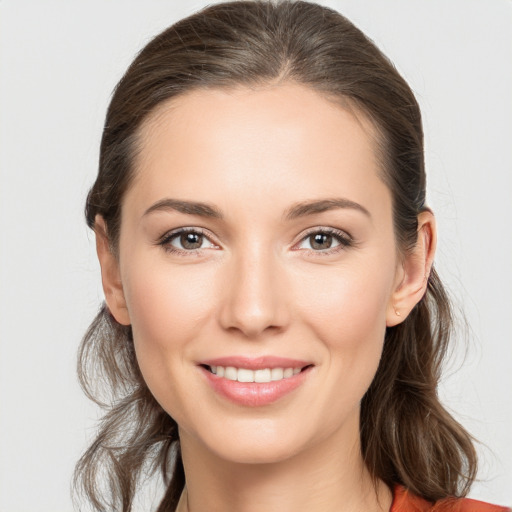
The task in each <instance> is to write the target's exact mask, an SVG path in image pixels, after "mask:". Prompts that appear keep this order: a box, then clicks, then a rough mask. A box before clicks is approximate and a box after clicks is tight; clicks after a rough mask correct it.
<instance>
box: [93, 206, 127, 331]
mask: <svg viewBox="0 0 512 512" xmlns="http://www.w3.org/2000/svg"><path fill="white" fill-rule="evenodd" d="M94 233H95V235H96V252H97V254H98V260H99V262H100V267H101V282H102V285H103V292H104V294H105V301H106V302H107V306H108V308H109V310H110V312H111V313H112V315H113V316H114V318H115V319H116V321H117V322H119V323H120V324H122V325H130V317H129V314H128V308H127V306H126V300H125V297H124V290H123V285H122V282H121V275H120V271H119V262H118V260H117V258H116V256H115V255H114V254H113V253H112V250H111V247H110V244H109V240H108V236H107V231H106V226H105V221H104V220H103V217H101V215H96V219H95V223H94Z"/></svg>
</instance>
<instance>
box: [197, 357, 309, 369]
mask: <svg viewBox="0 0 512 512" xmlns="http://www.w3.org/2000/svg"><path fill="white" fill-rule="evenodd" d="M199 364H200V365H206V366H224V367H226V366H234V367H235V368H247V369H248V370H262V369H264V368H270V369H272V368H304V367H305V366H310V365H312V363H311V361H304V360H299V359H291V358H288V357H278V356H260V357H246V356H228V357H217V358H214V359H207V360H204V361H200V363H199Z"/></svg>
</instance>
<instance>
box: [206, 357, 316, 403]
mask: <svg viewBox="0 0 512 512" xmlns="http://www.w3.org/2000/svg"><path fill="white" fill-rule="evenodd" d="M314 367H315V365H314V364H312V363H311V362H309V361H299V360H297V359H288V358H282V357H273V356H263V357H258V358H246V357H226V358H218V359H212V360H210V361H202V362H201V363H200V364H199V368H201V371H202V373H203V375H204V376H205V377H206V382H207V383H208V384H209V386H210V387H211V389H212V390H213V391H214V392H216V394H218V395H220V396H222V397H223V398H225V399H228V400H229V401H231V402H233V403H236V404H237V405H240V406H244V407H260V406H266V405H270V404H272V403H274V402H277V401H278V400H280V399H282V398H284V397H285V396H286V395H292V392H294V391H295V390H296V389H298V388H301V387H302V386H305V385H306V384H305V383H306V382H307V381H309V380H311V378H312V376H313V375H314V372H313V370H314Z"/></svg>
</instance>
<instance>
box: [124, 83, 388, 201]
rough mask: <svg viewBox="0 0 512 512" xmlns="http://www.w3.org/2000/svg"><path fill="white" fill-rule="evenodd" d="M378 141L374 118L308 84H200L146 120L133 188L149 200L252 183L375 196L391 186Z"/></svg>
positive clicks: (256, 189) (234, 192)
mask: <svg viewBox="0 0 512 512" xmlns="http://www.w3.org/2000/svg"><path fill="white" fill-rule="evenodd" d="M377 148H378V136H377V131H376V130H375V128H374V126H373V125H372V123H371V122H370V121H369V120H368V119H367V118H366V116H364V115H363V114H362V113H361V112H360V111H358V110H356V109H355V108H353V107H352V106H351V105H350V104H349V103H348V102H346V103H341V102H335V101H332V100H328V99H326V98H325V97H324V96H321V95H320V94H319V93H318V92H316V91H314V90H312V89H310V88H308V87H305V86H303V85H299V84H280V85H273V86H266V87H259V88H256V89H250V88H247V87H237V88H232V89H200V90H193V91H191V92H188V93H186V94H183V95H181V96H179V97H177V98H174V99H172V100H169V101H168V102H166V103H164V104H162V105H161V106H160V107H158V108H157V109H156V110H155V111H154V112H153V113H152V114H151V115H150V116H149V118H148V119H147V120H146V121H145V122H144V124H143V125H142V127H141V129H140V151H139V154H138V157H137V160H136V162H135V169H136V175H135V180H134V182H133V184H132V187H131V189H130V190H129V191H128V194H127V195H130V194H132V195H133V194H134V192H137V194H138V196H139V199H141V201H142V202H145V203H147V202H150V201H156V200H158V199H160V198H161V197H160V196H162V194H163V191H164V190H168V191H170V192H169V193H171V192H172V195H173V197H176V196H180V195H181V196H190V194H193V195H194V197H182V198H183V199H196V200H202V199H204V200H207V201H211V200H212V197H213V199H215V195H216V194H217V195H219V196H220V197H219V200H220V201H221V202H222V201H224V202H225V201H226V200H227V198H228V197H232V198H233V197H237V196H240V195H243V194H244V193H245V192H246V191H247V190H250V191H251V197H252V199H253V200H254V199H257V198H260V199H261V198H263V197H266V196H268V195H273V194H274V195H276V196H278V197H279V199H283V200H286V199H288V198H289V200H290V201H292V200H295V201H297V200H306V199H311V198H313V197H314V196H316V195H319V196H329V195H331V196H332V195H333V194H342V195H345V196H346V195H352V197H351V199H353V200H357V201H362V200H365V201H372V199H375V197H373V198H372V196H375V194H382V193H386V190H387V189H386V187H384V188H383V183H382V181H381V180H380V178H379V174H380V163H379V158H378V151H377ZM372 183H374V184H375V186H374V187H371V186H370V185H371V184H372ZM140 196H144V197H140ZM303 196H304V197H303ZM306 196H311V197H306ZM358 196H359V197H358ZM245 199H247V198H245Z"/></svg>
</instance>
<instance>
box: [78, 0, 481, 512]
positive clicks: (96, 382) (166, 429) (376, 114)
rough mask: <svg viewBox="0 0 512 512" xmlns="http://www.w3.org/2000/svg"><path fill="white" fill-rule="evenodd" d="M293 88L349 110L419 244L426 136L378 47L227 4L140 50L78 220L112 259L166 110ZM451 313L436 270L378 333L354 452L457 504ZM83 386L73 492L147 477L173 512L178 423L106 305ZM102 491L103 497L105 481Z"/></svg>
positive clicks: (276, 9)
mask: <svg viewBox="0 0 512 512" xmlns="http://www.w3.org/2000/svg"><path fill="white" fill-rule="evenodd" d="M279 83H297V84H302V85H304V86H307V87H309V88H310V89H312V90H315V91H317V92H318V93H319V94H320V95H322V96H323V97H325V98H329V99H335V100H336V101H338V103H339V104H340V105H342V106H344V107H345V108H347V106H349V107H352V108H354V109H355V110H356V111H357V112H360V113H362V114H363V115H365V116H366V117H367V118H368V119H369V120H371V122H372V124H373V126H374V127H375V128H376V132H377V133H378V134H379V135H378V153H379V157H380V159H381V162H382V179H383V180H384V182H385V183H386V184H387V186H388V187H389V189H390V191H391V194H392V201H393V222H394V231H395V237H396V241H397V247H398V248H399V250H400V251H401V252H402V254H403V253H405V252H407V251H409V250H411V248H412V247H414V245H415V243H416V241H417V229H418V220H417V219H418V214H419V213H420V212H422V211H425V209H426V206H425V194H426V179H425V169H424V151H423V130H422V123H421V114H420V109H419V106H418V103H417V101H416V99H415V97H414V95H413V93H412V91H411V89H410V88H409V86H408V85H407V83H406V82H405V81H404V79H403V78H402V77H401V76H400V75H399V73H398V72H397V71H396V69H395V67H394V66H393V64H392V63H391V62H390V61H389V60H388V59H387V58H386V57H385V56H384V55H383V54H382V53H381V52H380V50H379V49H378V48H377V47H376V46H375V44H374V43H373V42H372V41H371V40H370V39H368V38H367V37H366V36H365V35H364V34H363V33H362V32H361V31H360V30H359V29H358V28H356V27H355V26H354V25H353V24H352V23H351V22H350V21H348V20H347V19H346V18H345V17H343V16H342V15H341V14H339V13H338V12H336V11H334V10H332V9H329V8H327V7H322V6H319V5H316V4H312V3H308V2H303V1H295V2H294V1H288V0H285V1H281V2H279V1H277V2H272V1H263V0H260V1H258V0H256V1H234V2H227V3H220V4H216V5H213V6H208V7H206V8H204V9H203V10H201V11H199V12H197V13H196V14H193V15H191V16H189V17H187V18H185V19H182V20H181V21H179V22H177V23H176V24H174V25H172V26H171V27H169V28H168V29H166V30H165V31H164V32H162V33H161V34H159V35H158V36H156V37H155V38H154V39H153V40H152V41H150V42H149V43H148V44H147V45H146V46H145V47H144V48H143V49H142V51H141V52H140V53H139V54H138V55H137V57H136V58H135V60H134V61H133V63H132V64H131V65H130V67H129V68H128V70H127V71H126V73H125V75H124V76H123V77H122V79H121V80H120V82H119V83H118V85H117V87H116V89H115V91H114V94H113V96H112V100H111V102H110V105H109V108H108V112H107V116H106V121H105V126H104V131H103V136H102V141H101V149H100V158H99V172H98V176H97V179H96V182H95V183H94V186H93V187H92V189H91V190H90V192H89V195H88V197H87V204H86V210H85V213H86V218H87V223H88V225H89V227H91V228H93V229H94V228H95V218H96V216H97V215H100V216H102V217H103V219H104V221H105V225H106V231H107V236H108V239H109V242H110V245H111V248H112V251H114V253H115V251H117V245H118V241H119V230H120V218H121V205H122V200H123V196H124V194H125V192H126V191H127V189H128V188H129V187H130V184H131V182H132V180H133V177H134V173H136V171H137V169H136V168H135V165H134V160H135V157H136V155H137V153H138V151H139V145H138V142H139V140H140V129H141V126H142V124H143V122H144V121H145V120H146V119H147V118H148V116H149V115H150V114H151V113H152V112H154V111H155V109H156V108H157V107H158V106H159V105H161V104H162V103H163V102H166V101H169V100H171V99H172V98H176V97H178V96H180V95H182V94H184V93H186V92H190V91H193V90H200V89H204V88H231V87H237V86H245V87H259V86H265V85H268V84H279ZM452 324H453V318H452V312H451V307H450V303H449V300H448V298H447V295H446V293H445V290H444V288H443V285H442V283H441V281H440V279H439V277H438V275H437V273H436V271H435V270H434V269H432V271H431V273H430V275H429V277H428V286H427V291H426V293H425V295H424V297H423V298H422V299H421V300H420V302H419V303H418V304H417V305H416V306H415V308H414V309H413V310H412V312H411V313H410V314H409V315H408V316H407V318H405V319H404V320H403V322H402V323H400V324H399V325H396V326H394V327H390V328H388V329H387V331H386V334H385V340H384V348H383V353H382V358H381V361H380V365H379V367H378V370H377V373H376V375H375V378H374V380H373V382H372V384H371V386H370V388H369V389H368V391H367V392H366V394H365V396H364V398H363V400H362V403H361V417H360V437H361V449H362V456H363V458H364V461H365V463H366V466H367V467H368V470H369V471H370V473H371V475H372V476H373V478H374V479H375V480H377V479H381V480H383V481H384V482H385V483H386V484H388V485H389V486H390V487H393V486H394V485H395V484H401V485H404V486H405V487H406V488H408V489H409V490H410V491H411V492H414V493H415V494H417V495H419V496H421V497H423V498H425V499H427V500H430V501H437V500H440V499H442V498H446V497H449V496H464V495H465V494H467V492H468V490H469V487H470V485H471V483H472V482H473V480H474V478H475V475H476V454H475V449H474V447H473V442H472V438H471V436H470V435H469V434H468V433H467V432H466V431H465V430H464V428H463V427H462V426H461V425H460V424H459V423H458V422H457V421H455V419H454V418H453V417H452V416H451V415H450V414H449V413H448V412H447V411H446V410H445V409H444V408H443V406H442V405H441V403H440V401H439V399H438V396H437V385H438V382H439V379H440V373H441V366H442V361H443V358H444V356H445V355H446V352H447V348H448V342H449V338H450V334H451V331H452ZM78 372H79V379H80V383H81V385H82V387H83V389H84V391H85V393H86V394H87V395H88V397H89V398H91V399H92V400H94V401H95V402H96V403H98V404H99V405H100V406H101V407H102V408H103V409H104V410H105V415H104V417H103V418H102V420H101V424H100V428H99V433H98V435H97V437H96V439H95V440H94V442H93V443H92V445H91V446H90V447H89V448H88V450H87V451H86V452H85V453H84V455H83V456H82V458H81V459H80V461H79V462H78V464H77V467H76V470H75V480H74V484H75V489H76V490H77V493H80V492H81V493H82V494H84V495H85V496H86V497H87V499H88V500H89V502H90V503H91V504H92V506H93V507H94V508H95V510H98V511H100V510H101V511H104V510H109V511H110V510H119V511H121V510H122V511H123V512H128V511H130V510H132V504H133V502H134V497H135V496H136V494H137V490H138V489H139V486H140V484H141V482H142V480H143V479H145V478H148V477H150V476H156V475H157V474H158V475H160V477H161V478H162V480H163V483H164V485H165V491H164V496H163V497H162V499H161V502H160V505H159V507H158V509H157V510H158V512H164V511H173V510H175V508H176V505H177V501H178V499H179V496H180V494H181V491H182V490H183V486H184V483H185V475H184V470H183V464H182V460H181V456H180V447H179V437H178V429H177V424H176V423H175V421H174V420H173V419H172V418H171V417H170V416H169V415H168V414H167V413H166V412H165V411H164V410H163V409H162V407H161V406H160V405H159V404H158V403H157V402H156V400H155V399H154V397H153V396H152V395H151V393H150V392H149V390H148V388H147V386H146V384H145V382H144V379H143V378H142V375H141V372H140V370H139V367H138V365H137V360H136V357H135V352H134V347H133V337H132V331H131V327H130V326H122V325H120V324H118V323H117V322H116V321H115V319H114V318H113V317H112V315H111V314H110V313H109V311H108V308H107V307H106V305H103V307H102V308H101V310H100V312H99V314H98V315H97V317H96V318H95V320H94V321H93V323H92V325H91V326H90V327H89V329H88V331H87V333H86V334H85V337H84V339H83V341H82V344H81V347H80V350H79V361H78ZM101 484H103V488H102V485H101Z"/></svg>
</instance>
